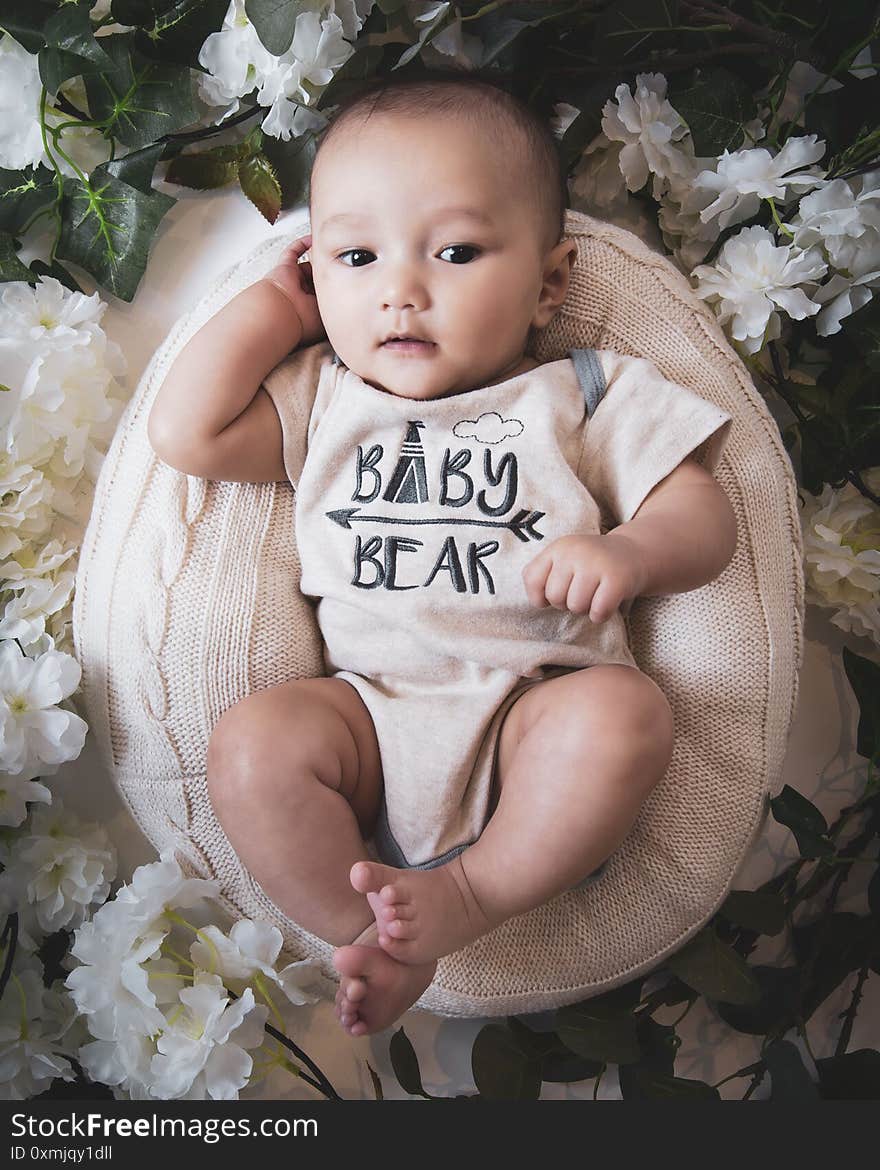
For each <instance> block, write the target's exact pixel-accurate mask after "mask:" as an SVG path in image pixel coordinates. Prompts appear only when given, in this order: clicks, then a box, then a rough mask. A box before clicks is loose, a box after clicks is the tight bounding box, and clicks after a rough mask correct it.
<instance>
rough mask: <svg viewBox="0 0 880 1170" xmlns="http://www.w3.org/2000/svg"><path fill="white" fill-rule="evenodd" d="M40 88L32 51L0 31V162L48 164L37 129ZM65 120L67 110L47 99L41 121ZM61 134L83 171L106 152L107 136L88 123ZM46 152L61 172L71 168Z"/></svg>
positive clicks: (12, 165) (14, 166) (15, 166)
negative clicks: (44, 115) (44, 119)
mask: <svg viewBox="0 0 880 1170" xmlns="http://www.w3.org/2000/svg"><path fill="white" fill-rule="evenodd" d="M41 92H42V82H41V80H40V65H39V59H38V57H37V56H36V54H34V53H29V52H28V51H27V50H26V49H24V48H22V46H21V45H20V44H19V43H18V41H16V40H14V39H13V38H12V37H11V36H9V34H8V33H4V34H3V35H2V37H0V166H2V167H6V168H7V169H9V170H13V171H17V170H22V169H23V168H24V167H28V166H37V165H38V164H39V163H44V164H45V165H46V166H50V165H51V164H50V161H49V158H48V157H47V155H46V152H45V150H44V148H43V135H42V133H41V130H40V94H41ZM70 121H72V119H71V118H70V117H69V116H68V115H67V114H63V113H62V112H61V111H60V110H57V109H55V107H54V106H53V105H51V104H47V106H46V123H47V125H51V126H58V125H60V124H61V122H70ZM63 138H64V150H65V153H67V154H69V155H70V157H71V158H72V159H73V161H74V162H75V163H76V164H77V165H78V166H79V168H80V170H83V171H85V172H86V173H89V172H91V171H92V170H93V169H94V168H95V167H96V166H97V165H98V164H99V163H102V162H106V160H107V159H108V158H109V157H110V142H109V141H108V140H107V139H106V138H104V136H103V135H102V134H101V133H100V131H98V130H94V129H92V128H91V127H89V126H73V127H70V128H69V129H66V130H64V131H63ZM50 149H51V146H50ZM52 153H53V158H54V159H55V161H56V163H57V164H58V167H59V169H60V170H61V171H62V173H63V174H65V175H74V174H75V173H76V172H75V171H74V169H73V167H72V166H70V164H69V163H68V162H66V161H65V160H64V159H63V158H62V157H61V156H60V155H59V154H57V152H54V151H53V152H52Z"/></svg>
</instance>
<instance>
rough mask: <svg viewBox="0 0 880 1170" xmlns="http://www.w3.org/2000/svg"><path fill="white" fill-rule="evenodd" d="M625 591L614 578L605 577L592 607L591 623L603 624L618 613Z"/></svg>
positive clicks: (595, 595) (597, 590)
mask: <svg viewBox="0 0 880 1170" xmlns="http://www.w3.org/2000/svg"><path fill="white" fill-rule="evenodd" d="M624 593H625V591H624V589H623V587H622V586H621V584H620V582H619V581H617V580H616V579H615V578H614V577H611V576H604V577H603V578H602V580H601V581H600V582H599V585H598V588H597V589H596V592H595V593H594V594H593V600H592V603H591V605H590V621H591V622H596V623H597V624H601V623H602V622H607V621H608V619H609V618H610V617H611V616H612V615H613V614H614V613H616V612H617V610H618V609H619V607H620V603H621V602H622V601H623V598H624Z"/></svg>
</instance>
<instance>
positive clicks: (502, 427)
mask: <svg viewBox="0 0 880 1170" xmlns="http://www.w3.org/2000/svg"><path fill="white" fill-rule="evenodd" d="M452 433H453V435H455V437H456V438H457V439H476V441H477V442H478V443H487V444H491V445H494V444H495V443H503V442H504V440H505V439H514V438H516V436H517V435H521V434H522V433H523V425H522V423H521V422H520V421H519V419H518V418H502V417H501V415H500V414H497V413H496V412H495V411H494V410H490V411H489V412H488V414H481V415H480V417H479V418H477V419H472V418H463V419H462V420H461V422H457V423H456V424H455V426H454V427H453V428H452Z"/></svg>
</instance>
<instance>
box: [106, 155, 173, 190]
mask: <svg viewBox="0 0 880 1170" xmlns="http://www.w3.org/2000/svg"><path fill="white" fill-rule="evenodd" d="M163 151H164V147H163V146H162V143H161V142H156V143H154V144H153V145H152V146H144V147H142V149H141V150H132V151H129V153H128V154H124V155H123V156H122V157H121V158H114V159H113V161H112V162H105V163H102V164H101V166H100V167H99V168H98V170H101V171H106V172H107V174H108V175H112V176H113V178H114V179H122V181H123V183H128V185H129V186H130V187H136V188H137V189H138V191H143V193H144V194H145V195H149V194H150V192H151V191H152V190H153V172H154V171H155V169H156V163H157V162H158V161H159V159H160V158H161V157H162V154H163Z"/></svg>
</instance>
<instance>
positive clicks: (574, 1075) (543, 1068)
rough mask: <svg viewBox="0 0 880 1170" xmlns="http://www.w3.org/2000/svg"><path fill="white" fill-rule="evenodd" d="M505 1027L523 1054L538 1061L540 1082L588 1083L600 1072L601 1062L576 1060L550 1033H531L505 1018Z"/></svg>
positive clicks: (511, 1018) (514, 1020) (554, 1035)
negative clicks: (587, 1081)
mask: <svg viewBox="0 0 880 1170" xmlns="http://www.w3.org/2000/svg"><path fill="white" fill-rule="evenodd" d="M507 1026H508V1028H510V1031H511V1034H512V1036H513V1038H514V1039H515V1040H516V1042H517V1044H518V1045H519V1047H520V1048H521V1049H522V1051H523V1052H527V1053H529V1055H531V1056H532V1057H534V1058H535V1059H536V1060H537V1061H538V1063H539V1066H540V1077H541V1080H542V1081H550V1082H552V1083H554V1084H571V1083H572V1082H574V1081H586V1080H591V1079H592V1078H593V1077H596V1076H598V1075H599V1073H600V1072H601V1071H602V1067H603V1066H602V1062H601V1061H598V1060H584V1059H583V1057H580V1056H575V1054H574V1053H573V1052H571V1051H570V1050H569V1049H568V1048H566V1047H565V1045H564V1044H563V1043H562V1041H561V1040H560V1039H559V1037H558V1036H557V1035H556V1033H555V1032H553V1031H547V1032H538V1031H534V1030H533V1029H532V1028H529V1027H527V1026H526V1025H525V1024H524V1023H522V1021H520V1020H518V1019H517V1018H516V1017H515V1016H511V1017H509V1018H508V1020H507Z"/></svg>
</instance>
